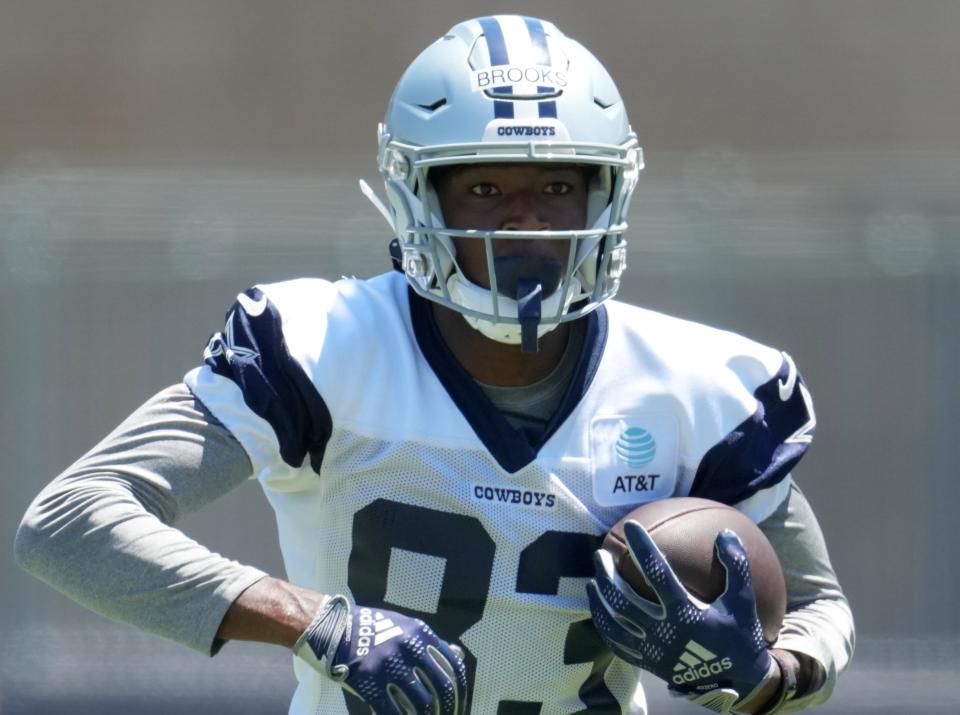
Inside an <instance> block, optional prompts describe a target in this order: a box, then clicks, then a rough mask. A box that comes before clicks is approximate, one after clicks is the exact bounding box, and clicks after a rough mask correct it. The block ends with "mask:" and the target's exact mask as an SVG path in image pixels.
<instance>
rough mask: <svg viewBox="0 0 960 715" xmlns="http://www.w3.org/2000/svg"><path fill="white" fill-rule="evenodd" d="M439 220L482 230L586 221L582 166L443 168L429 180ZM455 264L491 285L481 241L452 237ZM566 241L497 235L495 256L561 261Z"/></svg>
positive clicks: (575, 225) (561, 226) (576, 225)
mask: <svg viewBox="0 0 960 715" xmlns="http://www.w3.org/2000/svg"><path fill="white" fill-rule="evenodd" d="M434 183H435V188H436V191H437V196H438V198H439V200H440V208H441V210H442V211H443V218H444V223H445V224H446V225H447V226H449V227H450V228H457V229H479V230H485V231H497V230H499V231H550V230H554V231H562V230H571V229H581V228H584V227H585V226H586V222H587V170H586V169H584V168H583V167H579V166H575V165H547V166H544V165H532V164H476V165H464V166H458V167H455V168H452V169H448V170H445V171H442V172H441V173H440V176H439V177H438V178H437V180H436V181H435V182H434ZM453 242H454V246H455V248H456V250H457V263H458V264H459V266H460V270H461V271H462V272H463V274H464V275H465V276H466V277H467V279H469V280H470V281H472V282H473V283H475V284H477V285H479V286H483V287H484V288H489V287H490V278H489V273H488V272H487V258H486V251H485V249H484V242H483V241H482V240H480V239H472V238H454V239H453ZM569 251H570V241H569V239H560V240H549V241H548V240H522V239H498V240H495V241H494V242H493V253H494V255H495V256H534V257H540V258H545V259H554V260H558V261H560V262H561V263H562V264H564V265H566V262H567V258H568V255H569Z"/></svg>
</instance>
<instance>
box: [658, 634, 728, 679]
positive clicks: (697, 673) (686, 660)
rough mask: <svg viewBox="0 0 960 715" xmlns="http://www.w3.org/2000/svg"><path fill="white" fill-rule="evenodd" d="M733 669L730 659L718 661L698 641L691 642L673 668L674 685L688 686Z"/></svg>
mask: <svg viewBox="0 0 960 715" xmlns="http://www.w3.org/2000/svg"><path fill="white" fill-rule="evenodd" d="M732 667H733V661H731V660H730V659H729V658H723V659H718V658H717V656H716V655H715V654H714V653H711V652H710V651H708V650H707V649H706V648H704V647H703V646H702V645H700V644H699V643H697V642H696V641H690V642H688V643H687V645H686V646H685V647H684V651H683V653H682V654H681V655H680V660H679V661H677V664H676V665H675V666H673V673H674V674H673V678H671V680H673V683H674V685H686V684H687V683H692V682H694V681H696V680H701V679H703V678H709V677H710V676H711V675H720V674H721V673H722V672H724V671H725V670H730V668H732Z"/></svg>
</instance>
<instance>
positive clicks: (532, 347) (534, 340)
mask: <svg viewBox="0 0 960 715" xmlns="http://www.w3.org/2000/svg"><path fill="white" fill-rule="evenodd" d="M542 298H543V284H542V283H540V281H538V280H536V279H532V278H521V279H520V280H518V281H517V317H518V318H519V319H520V352H522V353H535V352H537V351H538V350H539V349H540V339H539V337H538V336H537V327H538V326H539V325H540V303H541V299H542Z"/></svg>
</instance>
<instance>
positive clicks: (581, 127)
mask: <svg viewBox="0 0 960 715" xmlns="http://www.w3.org/2000/svg"><path fill="white" fill-rule="evenodd" d="M494 22H495V23H497V24H498V26H501V27H504V28H508V29H509V28H513V30H511V32H513V35H510V36H511V37H517V31H516V28H517V27H519V28H521V29H522V28H523V27H524V23H525V24H526V26H527V27H529V28H533V27H535V26H536V25H535V23H541V26H542V28H545V29H544V30H542V31H541V32H542V33H545V34H542V36H537V35H536V33H535V32H534V30H533V29H531V30H530V35H529V36H530V37H531V38H534V39H537V40H538V42H540V43H541V47H540V49H542V47H543V46H545V44H546V43H547V42H548V41H549V47H550V48H551V50H552V52H551V53H550V54H551V56H553V57H560V58H563V61H564V62H565V63H566V64H565V66H564V70H565V71H567V74H566V75H564V77H565V79H564V81H565V82H568V84H566V85H565V88H564V89H562V90H558V91H553V92H552V93H550V94H539V95H537V94H533V95H528V94H524V93H523V92H521V91H517V92H516V93H515V95H514V96H515V99H514V100H512V104H513V105H514V106H515V107H516V109H515V110H513V109H512V110H511V111H512V112H513V111H515V112H516V114H517V115H518V116H520V117H521V118H519V119H516V120H513V121H511V120H509V119H503V118H502V116H500V115H501V114H502V112H501V111H500V109H497V110H496V111H493V110H492V109H491V107H493V105H495V104H498V105H499V104H504V103H505V102H506V100H507V99H508V98H509V95H504V94H500V93H491V92H488V91H485V92H479V91H477V90H476V87H473V86H471V79H470V77H471V72H473V74H474V80H475V75H476V71H475V70H476V67H475V65H476V58H477V57H478V56H481V57H482V56H485V53H486V49H484V45H483V43H485V42H486V41H485V40H484V36H485V35H484V33H485V32H489V31H490V28H491V27H492V25H491V23H494ZM506 34H507V35H509V34H510V32H507V33H506ZM522 39H523V38H521V40H522ZM478 43H479V44H478ZM520 44H522V42H521V43H520ZM515 45H517V42H514V44H513V45H511V46H510V47H509V48H508V49H509V50H510V54H511V56H513V57H521V56H522V51H521V50H522V48H521V50H518V49H517V48H516V47H515ZM478 47H480V48H481V49H482V50H483V51H479V52H478V50H477V48H478ZM531 71H532V70H531ZM551 76H554V77H559V70H558V71H557V72H555V73H554V74H553V75H551ZM566 77H569V80H568V79H566ZM542 89H545V88H540V87H538V88H537V90H538V91H539V90H542ZM434 95H436V96H434ZM545 98H549V104H550V105H553V109H552V110H551V111H550V112H547V113H546V115H545V114H544V112H543V110H542V109H541V110H540V112H541V114H540V116H541V117H544V118H541V119H536V118H533V119H526V118H523V117H529V116H530V111H534V112H536V111H537V110H536V108H537V106H538V105H541V104H543V103H544V101H542V100H544V99H545ZM487 112H489V116H488V117H487V114H486V113H487ZM551 113H552V114H553V115H554V116H549V115H550V114H551ZM495 115H496V116H495ZM484 117H487V118H486V119H484ZM504 128H506V129H504ZM525 134H533V135H534V137H535V138H533V139H531V138H529V137H525V136H524V135H525ZM578 135H582V136H578ZM504 136H506V137H509V138H508V139H503V138H502V137H504ZM498 163H510V164H514V163H536V164H547V165H549V164H553V165H558V164H566V165H569V164H575V165H581V166H586V167H589V168H590V169H591V172H590V173H591V180H590V181H589V183H588V186H587V207H586V215H587V222H586V226H585V227H583V228H578V229H576V230H565V231H554V230H548V231H507V230H489V231H488V230H478V229H474V228H471V227H455V226H447V225H446V223H445V221H444V218H443V214H442V211H441V208H440V204H439V200H438V198H437V193H436V191H435V189H434V186H433V184H432V183H431V181H430V180H429V179H430V172H431V170H434V169H436V168H438V167H445V166H456V165H462V164H498ZM378 164H379V168H380V171H381V174H382V175H383V177H384V186H385V189H386V193H387V200H388V204H389V207H390V208H389V209H386V207H384V206H382V205H380V207H379V208H381V211H382V212H383V213H384V215H385V216H386V217H388V220H389V221H390V223H391V225H392V227H393V229H394V231H395V233H396V236H397V238H398V241H399V246H400V253H401V260H400V264H401V268H402V270H403V272H404V273H405V274H406V276H407V278H408V280H409V282H410V285H411V287H412V288H413V290H414V291H415V292H416V293H418V294H419V295H421V296H423V297H425V298H427V299H429V300H432V301H434V302H437V303H439V304H441V305H444V306H445V307H448V308H450V309H452V310H455V311H457V312H459V313H461V314H462V315H463V316H464V318H465V319H466V320H467V322H468V323H469V324H470V325H471V326H473V327H474V328H476V329H477V330H479V331H480V332H481V333H482V334H484V335H485V336H486V337H488V338H491V339H493V340H496V341H498V342H502V343H507V344H521V346H522V349H524V350H535V349H536V340H537V338H538V337H541V336H543V335H544V334H546V332H548V331H549V330H552V329H553V328H555V327H556V326H557V325H559V324H560V323H561V322H566V321H568V320H575V319H577V318H580V317H582V316H584V315H586V314H587V313H589V312H590V311H592V310H594V309H595V308H596V307H597V306H598V305H599V304H600V303H601V302H602V301H604V300H606V299H607V298H609V297H611V296H613V295H614V294H615V293H616V291H617V289H618V287H619V282H620V275H621V274H622V272H623V269H624V268H625V265H626V261H625V253H626V241H625V239H624V237H623V233H624V231H625V229H626V222H625V217H626V212H627V208H628V205H629V200H630V195H631V194H632V191H633V188H634V186H635V185H636V181H637V176H638V173H639V171H640V169H641V168H642V153H641V150H640V147H639V145H638V143H637V139H636V136H635V135H634V134H633V132H631V131H630V129H629V125H627V123H626V119H625V115H624V113H623V108H622V102H621V101H620V99H619V95H617V94H616V89H615V87H613V85H612V81H610V79H609V76H608V75H606V72H605V70H603V67H602V65H600V64H599V62H597V61H596V59H595V58H594V57H593V56H592V55H590V54H589V53H588V52H587V51H586V50H585V49H583V48H582V47H581V46H580V45H578V44H577V43H575V42H574V41H572V40H569V39H568V38H565V37H564V36H563V35H562V34H561V33H559V31H558V30H556V28H554V27H553V26H552V25H550V24H549V23H543V22H542V21H539V20H533V19H532V18H517V17H513V16H501V17H498V18H482V19H480V20H477V21H468V22H466V23H461V24H460V25H457V26H456V27H454V28H453V29H452V30H451V31H450V33H448V35H447V36H445V37H444V38H443V39H441V40H438V41H437V42H436V43H434V44H433V45H431V46H430V47H428V48H427V50H425V51H424V53H422V54H421V56H420V57H419V58H418V59H417V60H416V61H415V62H414V63H413V65H411V67H410V69H408V70H407V73H406V74H405V75H404V78H403V79H401V81H400V84H399V85H398V87H397V90H396V91H395V93H394V96H393V98H392V99H391V102H390V108H389V109H388V112H387V121H386V123H385V124H382V125H381V127H380V134H379V152H378ZM364 192H365V193H367V194H368V196H371V195H372V192H371V191H369V188H367V189H365V191H364ZM455 238H456V239H458V240H459V239H464V240H473V241H483V242H484V251H485V254H486V257H487V272H488V275H487V278H488V284H489V286H490V287H489V288H486V287H482V286H480V285H477V284H476V283H474V282H471V281H470V280H468V278H467V277H466V276H465V275H464V273H463V272H462V271H461V269H460V266H459V265H458V263H457V257H456V251H455V250H454V239H455ZM502 239H507V240H523V241H535V240H541V241H542V240H568V241H569V251H568V252H567V255H566V258H565V260H563V261H561V264H562V265H559V266H557V265H551V262H544V261H542V260H538V259H531V260H520V261H517V260H503V259H502V258H497V257H496V256H495V255H494V250H493V241H495V240H497V241H499V240H502ZM552 263H553V264H555V263H556V261H553V262H552Z"/></svg>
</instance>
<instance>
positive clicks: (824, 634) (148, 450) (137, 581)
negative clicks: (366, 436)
mask: <svg viewBox="0 0 960 715" xmlns="http://www.w3.org/2000/svg"><path fill="white" fill-rule="evenodd" d="M251 473H252V468H251V465H250V461H249V459H248V457H247V455H246V453H245V451H244V450H243V447H242V446H241V445H240V443H239V442H237V441H236V439H234V437H233V436H232V435H231V434H230V433H229V432H228V431H227V429H226V428H225V427H223V425H221V424H220V423H219V422H218V421H217V420H216V419H215V418H214V417H213V416H212V415H211V414H210V412H209V411H208V410H207V409H206V407H204V405H203V404H202V403H201V402H200V401H199V400H197V399H196V398H195V397H194V395H193V394H192V393H191V392H190V391H189V390H188V389H187V388H186V386H184V385H182V384H180V385H175V386H172V387H169V388H167V389H165V390H163V391H161V392H160V393H158V394H157V395H156V396H154V397H153V398H151V399H150V400H149V401H147V402H146V403H145V404H144V405H142V406H141V407H140V408H138V409H137V410H136V411H135V412H134V413H133V414H132V415H130V417H128V418H127V419H126V420H125V421H124V422H123V423H122V424H121V425H120V426H119V427H117V429H116V430H114V431H113V432H112V433H111V434H110V435H108V436H107V437H106V438H105V439H104V440H103V441H102V442H100V444H98V445H97V446H96V447H94V448H93V449H92V450H91V451H90V452H89V453H87V454H86V455H84V456H83V457H82V458H80V459H79V460H78V461H77V462H76V463H75V464H73V465H71V466H70V467H69V468H68V469H67V470H66V471H64V472H63V473H62V474H61V475H59V476H58V477H57V478H56V479H54V480H53V481H52V482H51V483H50V484H49V485H48V486H47V487H45V488H44V489H43V491H41V492H40V494H39V495H38V496H37V497H36V499H35V500H34V501H33V503H32V504H31V505H30V507H29V509H28V510H27V512H26V515H25V516H24V519H23V522H22V523H21V525H20V529H19V530H18V532H17V538H16V547H15V551H16V558H17V561H18V562H19V564H20V565H21V566H22V567H23V568H24V569H25V570H27V571H29V572H30V573H32V574H33V575H35V576H37V577H38V578H40V579H42V580H43V581H45V582H47V583H48V584H50V585H51V586H53V587H54V588H56V589H58V590H60V591H61V592H63V593H65V594H66V595H68V596H69V597H70V598H72V599H74V600H76V601H78V602H79V603H81V604H83V605H84V606H86V607H88V608H90V609H91V610H93V611H96V612H98V613H101V614H103V615H105V616H108V617H110V618H113V619H115V620H118V621H121V622H124V623H129V624H132V625H135V626H137V627H139V628H142V629H144V630H146V631H149V632H151V633H155V634H157V635H160V636H163V637H165V638H169V639H171V640H174V641H177V642H179V643H182V644H183V645H186V646H188V647H190V648H193V649H195V650H198V651H200V652H204V653H208V654H214V653H216V652H217V650H218V649H219V647H220V642H219V641H217V639H216V632H217V629H218V628H219V626H220V622H221V621H222V619H223V616H224V614H225V613H226V611H227V609H228V608H229V607H230V604H231V603H232V602H233V601H234V600H235V599H236V598H237V596H239V595H240V593H241V592H242V591H243V590H244V589H246V588H247V587H249V586H250V585H252V584H253V583H255V582H256V581H258V580H260V579H261V578H263V577H264V576H265V575H266V574H264V573H263V572H262V571H260V570H258V569H255V568H252V567H250V566H244V565H242V564H239V563H237V562H235V561H232V560H230V559H228V558H225V557H223V556H220V555H219V554H216V553H213V552H211V551H210V550H208V549H206V548H204V547H203V546H202V545H200V544H198V543H196V542H195V541H193V540H192V539H190V538H188V537H187V536H186V535H184V534H183V533H182V532H181V531H179V530H178V529H176V528H174V526H173V524H175V523H176V522H177V520H178V519H180V518H181V517H183V516H184V515H186V514H189V513H191V512H194V511H196V510H197V509H200V508H201V507H202V506H204V505H205V504H208V503H210V502H211V501H213V500H215V499H216V498H218V497H220V496H222V495H223V494H226V493H227V492H228V491H230V490H231V489H233V488H234V487H236V486H238V485H239V484H241V483H242V482H244V481H246V480H247V479H248V478H249V477H250V476H251ZM761 528H762V529H763V531H764V533H766V535H767V537H768V538H769V539H770V541H771V543H772V544H773V546H774V549H775V550H776V551H777V553H778V554H779V556H780V560H781V562H782V563H783V564H784V567H785V575H786V581H787V591H788V611H789V612H788V614H787V617H786V619H785V622H784V626H783V629H782V631H781V638H780V641H778V643H777V645H778V646H779V647H783V648H787V649H789V650H793V651H799V652H803V653H806V654H807V655H810V656H811V657H813V658H815V659H816V660H818V661H819V662H820V663H821V664H823V666H824V668H825V670H826V673H827V682H826V683H825V686H824V688H822V689H821V690H820V691H819V692H818V693H815V694H811V695H810V696H808V697H807V698H804V699H803V700H802V701H798V702H796V703H795V704H793V705H791V706H790V707H789V708H788V710H785V712H792V711H794V710H797V709H800V708H802V707H805V706H808V705H810V704H815V703H817V702H821V701H823V700H825V699H826V698H827V697H828V695H829V692H830V691H831V690H832V688H833V684H834V683H835V682H836V676H837V673H838V671H839V670H842V669H843V667H844V666H845V665H846V663H847V661H848V660H849V657H850V653H851V651H852V647H853V621H852V616H851V615H850V609H849V606H848V605H847V602H846V599H845V598H844V596H843V593H842V591H841V590H840V587H839V585H838V584H837V579H836V576H835V575H834V572H833V569H832V567H831V566H830V561H829V558H828V556H827V551H826V546H825V544H824V540H823V536H822V533H821V531H820V527H819V525H818V524H817V521H816V518H815V517H814V514H813V511H812V510H811V509H810V506H809V504H808V503H807V501H806V499H805V498H804V497H803V495H802V493H801V492H800V491H799V489H797V488H796V486H795V485H793V486H792V487H791V490H790V494H789V497H788V498H787V499H786V500H785V501H784V503H783V504H782V505H781V506H780V508H779V509H777V511H776V512H775V513H774V514H773V515H772V516H771V517H769V518H768V519H766V520H765V521H764V522H763V523H762V524H761Z"/></svg>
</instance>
